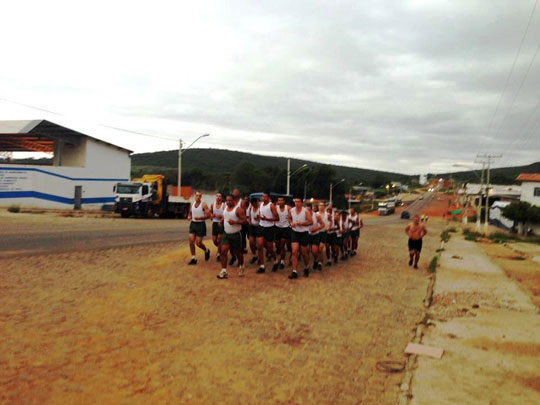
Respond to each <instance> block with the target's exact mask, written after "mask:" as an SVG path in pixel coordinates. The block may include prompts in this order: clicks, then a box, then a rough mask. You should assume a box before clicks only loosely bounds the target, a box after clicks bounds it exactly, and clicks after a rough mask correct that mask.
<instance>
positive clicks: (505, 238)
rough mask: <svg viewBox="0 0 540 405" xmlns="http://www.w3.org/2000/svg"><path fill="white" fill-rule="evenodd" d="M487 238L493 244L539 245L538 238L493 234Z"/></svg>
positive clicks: (539, 238) (539, 239)
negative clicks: (522, 243) (521, 243)
mask: <svg viewBox="0 0 540 405" xmlns="http://www.w3.org/2000/svg"><path fill="white" fill-rule="evenodd" d="M488 238H489V239H491V240H492V241H493V242H495V243H506V242H525V243H534V244H537V245H540V236H531V237H519V236H518V235H515V234H511V233H506V232H495V233H492V234H491V235H489V236H488Z"/></svg>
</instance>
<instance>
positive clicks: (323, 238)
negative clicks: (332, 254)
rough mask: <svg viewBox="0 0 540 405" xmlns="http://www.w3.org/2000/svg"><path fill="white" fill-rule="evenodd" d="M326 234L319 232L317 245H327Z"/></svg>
mask: <svg viewBox="0 0 540 405" xmlns="http://www.w3.org/2000/svg"><path fill="white" fill-rule="evenodd" d="M327 241H328V234H327V233H326V232H319V243H327Z"/></svg>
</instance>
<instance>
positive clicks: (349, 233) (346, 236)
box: [343, 231, 351, 240]
mask: <svg viewBox="0 0 540 405" xmlns="http://www.w3.org/2000/svg"><path fill="white" fill-rule="evenodd" d="M350 237H351V231H347V232H345V233H344V234H343V239H344V240H345V239H347V238H350Z"/></svg>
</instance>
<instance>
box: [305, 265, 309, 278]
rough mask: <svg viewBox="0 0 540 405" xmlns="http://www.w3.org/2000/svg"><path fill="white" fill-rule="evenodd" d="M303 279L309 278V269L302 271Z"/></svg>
mask: <svg viewBox="0 0 540 405" xmlns="http://www.w3.org/2000/svg"><path fill="white" fill-rule="evenodd" d="M304 277H309V267H306V268H305V269H304Z"/></svg>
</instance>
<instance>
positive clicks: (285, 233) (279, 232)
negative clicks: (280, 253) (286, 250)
mask: <svg viewBox="0 0 540 405" xmlns="http://www.w3.org/2000/svg"><path fill="white" fill-rule="evenodd" d="M280 239H287V240H290V239H291V228H289V227H286V228H280V227H279V226H276V240H280Z"/></svg>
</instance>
